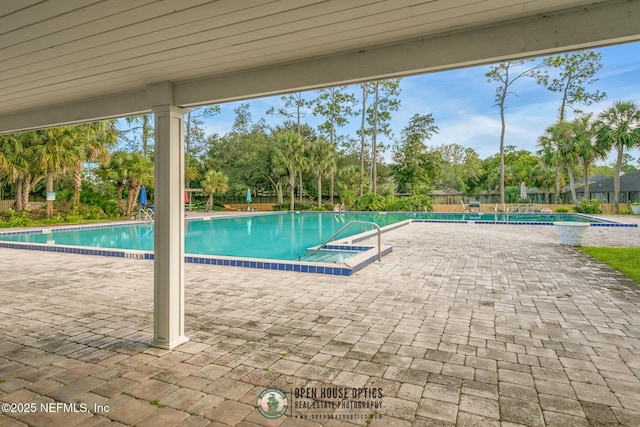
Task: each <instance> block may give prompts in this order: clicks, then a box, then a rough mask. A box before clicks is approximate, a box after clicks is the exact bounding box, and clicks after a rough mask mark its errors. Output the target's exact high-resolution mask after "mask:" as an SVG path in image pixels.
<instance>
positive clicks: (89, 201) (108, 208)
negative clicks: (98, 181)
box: [80, 189, 118, 219]
mask: <svg viewBox="0 0 640 427" xmlns="http://www.w3.org/2000/svg"><path fill="white" fill-rule="evenodd" d="M80 203H84V204H85V205H89V206H90V208H89V209H91V208H93V207H94V206H96V207H98V208H99V209H101V210H102V212H103V213H104V215H105V216H107V217H109V218H112V217H116V216H118V202H117V200H115V199H113V198H111V197H109V196H107V195H104V194H101V193H98V192H95V191H92V190H89V189H83V190H82V192H81V193H80ZM88 213H91V210H89V212H88ZM90 219H98V218H90Z"/></svg>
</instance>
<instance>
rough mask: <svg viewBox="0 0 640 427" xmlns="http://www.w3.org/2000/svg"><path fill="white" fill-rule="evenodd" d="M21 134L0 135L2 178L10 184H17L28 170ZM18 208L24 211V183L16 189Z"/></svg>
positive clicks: (0, 172)
mask: <svg viewBox="0 0 640 427" xmlns="http://www.w3.org/2000/svg"><path fill="white" fill-rule="evenodd" d="M20 137H21V135H20V134H13V135H0V146H1V147H2V150H0V178H6V180H7V181H8V182H15V181H17V180H18V179H19V177H21V176H22V175H23V174H24V173H25V172H26V170H27V168H28V163H27V161H26V157H25V156H24V146H23V144H22V140H21V138H20ZM16 190H17V191H16V202H15V204H16V208H17V209H18V210H22V209H24V207H23V205H22V194H21V192H22V183H21V182H19V183H18V185H17V188H16Z"/></svg>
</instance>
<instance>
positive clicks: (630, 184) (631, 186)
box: [589, 170, 640, 193]
mask: <svg viewBox="0 0 640 427" xmlns="http://www.w3.org/2000/svg"><path fill="white" fill-rule="evenodd" d="M613 191H615V190H614V187H613V178H606V179H603V180H601V181H598V182H596V183H592V184H589V192H590V193H600V192H602V193H608V192H613ZM620 191H623V192H628V191H639V192H640V170H636V171H633V172H628V173H625V174H624V175H622V176H620Z"/></svg>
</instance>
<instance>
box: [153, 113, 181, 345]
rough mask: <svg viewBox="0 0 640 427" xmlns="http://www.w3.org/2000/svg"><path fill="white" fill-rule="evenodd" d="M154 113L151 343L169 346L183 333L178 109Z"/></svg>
mask: <svg viewBox="0 0 640 427" xmlns="http://www.w3.org/2000/svg"><path fill="white" fill-rule="evenodd" d="M153 111H154V113H155V136H156V140H155V188H154V203H155V231H154V233H155V235H154V262H153V265H154V332H153V335H154V336H153V345H154V346H155V347H160V348H165V349H169V350H170V349H172V348H174V347H176V346H178V345H180V344H182V343H185V342H186V341H188V340H189V339H188V338H187V337H186V336H185V335H184V209H183V206H182V203H183V194H184V147H183V144H184V141H183V128H184V110H182V109H181V108H178V107H175V106H171V105H166V106H161V107H154V109H153Z"/></svg>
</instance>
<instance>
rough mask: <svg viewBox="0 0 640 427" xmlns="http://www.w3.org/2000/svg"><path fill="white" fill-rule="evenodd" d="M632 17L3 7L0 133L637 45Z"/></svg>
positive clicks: (234, 6)
mask: <svg viewBox="0 0 640 427" xmlns="http://www.w3.org/2000/svg"><path fill="white" fill-rule="evenodd" d="M639 3H640V1H639V0H613V1H611V0H608V1H602V0H601V1H594V0H383V1H380V0H378V1H376V0H277V1H276V0H217V1H211V0H49V1H46V0H45V1H43V0H2V1H0V131H7V130H17V129H24V128H29V127H33V126H43V125H47V124H57V123H63V122H70V121H78V120H85V119H89V118H98V117H107V116H121V115H124V114H131V113H135V112H143V111H149V108H150V106H153V105H155V104H154V103H153V102H154V100H155V99H158V100H159V101H163V100H169V101H171V102H173V101H175V103H176V104H178V105H196V104H203V103H211V102H220V101H224V100H229V99H241V98H248V97H253V96H260V95H264V94H270V93H282V92H284V91H287V90H296V89H302V88H312V87H321V86H326V85H330V84H335V83H344V82H353V81H361V80H365V79H371V78H377V77H384V76H392V75H403V74H412V73H417V72H424V71H429V70H436V69H445V68H451V67H458V66H465V65H471V64H477V63H483V62H490V61H495V60H497V59H499V58H509V57H518V56H529V55H533V54H539V53H544V52H553V51H562V50H567V49H570V48H576V47H584V46H596V45H603V44H610V43H619V42H624V41H631V40H638V39H640V18H639V14H640V5H639ZM166 82H171V83H170V84H168V86H167V83H166ZM157 84H160V85H159V86H156V87H159V88H160V89H154V90H152V91H149V90H148V88H149V87H150V86H151V87H154V86H153V85H157ZM158 96H159V98H158Z"/></svg>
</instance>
